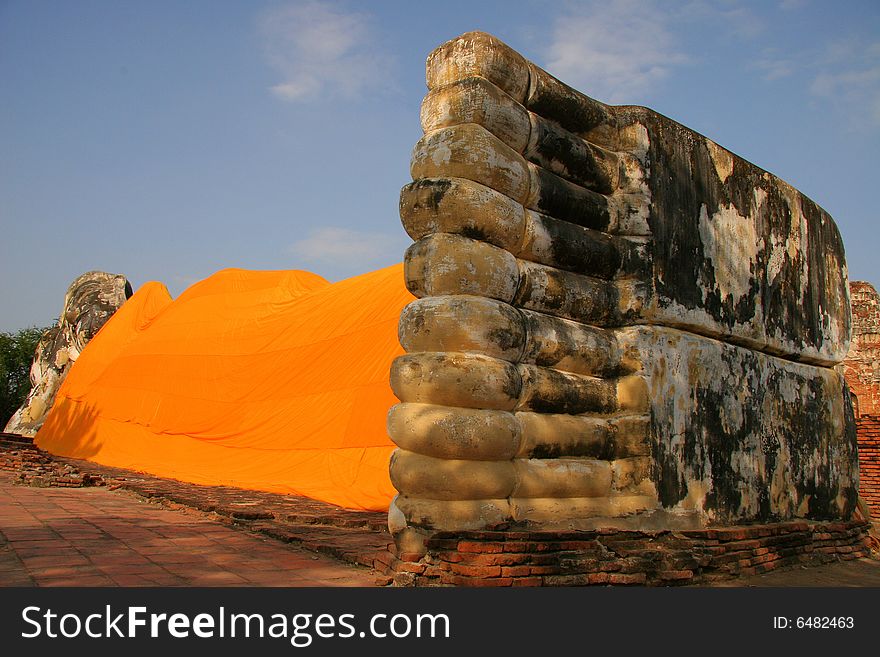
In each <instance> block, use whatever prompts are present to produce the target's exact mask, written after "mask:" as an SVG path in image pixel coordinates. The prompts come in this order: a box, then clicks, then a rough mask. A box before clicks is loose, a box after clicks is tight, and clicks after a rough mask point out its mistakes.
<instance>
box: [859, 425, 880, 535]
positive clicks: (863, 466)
mask: <svg viewBox="0 0 880 657" xmlns="http://www.w3.org/2000/svg"><path fill="white" fill-rule="evenodd" d="M856 435H857V436H858V441H859V495H861V497H862V499H863V500H865V503H866V504H867V505H868V508H869V509H870V510H871V517H872V518H875V519H880V416H877V415H862V416H861V417H858V418H856Z"/></svg>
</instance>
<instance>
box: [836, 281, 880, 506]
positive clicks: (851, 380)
mask: <svg viewBox="0 0 880 657" xmlns="http://www.w3.org/2000/svg"><path fill="white" fill-rule="evenodd" d="M850 296H851V299H852V313H853V318H852V344H851V345H850V348H849V353H848V354H847V355H846V360H844V362H843V366H842V370H843V373H844V376H845V377H846V381H847V383H848V384H849V388H850V391H851V392H852V397H853V406H854V407H855V415H856V436H857V438H858V444H859V495H860V496H861V498H862V500H863V501H864V502H865V504H866V505H867V507H868V509H869V510H870V514H871V516H872V518H873V519H874V520H880V294H878V293H877V290H876V289H874V286H873V285H871V284H870V283H867V282H865V281H852V282H851V283H850Z"/></svg>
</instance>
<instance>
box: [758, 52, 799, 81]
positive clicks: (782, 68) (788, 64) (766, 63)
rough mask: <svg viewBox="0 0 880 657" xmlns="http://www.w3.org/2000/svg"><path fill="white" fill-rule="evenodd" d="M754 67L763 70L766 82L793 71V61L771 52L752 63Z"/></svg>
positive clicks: (785, 76)
mask: <svg viewBox="0 0 880 657" xmlns="http://www.w3.org/2000/svg"><path fill="white" fill-rule="evenodd" d="M754 67H755V68H757V69H758V70H760V71H763V72H764V75H763V78H764V80H766V81H767V82H773V81H774V80H779V79H781V78H787V77H788V76H790V75H792V74H793V73H794V72H795V68H796V66H795V63H794V61H792V59H790V58H788V57H778V56H775V55H774V54H773V53H772V52H767V53H765V56H764V57H763V58H761V59H759V60H757V61H756V62H755V63H754Z"/></svg>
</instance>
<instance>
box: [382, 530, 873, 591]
mask: <svg viewBox="0 0 880 657" xmlns="http://www.w3.org/2000/svg"><path fill="white" fill-rule="evenodd" d="M867 528H868V524H867V523H866V522H865V521H850V522H827V523H815V522H784V523H775V524H769V525H749V526H747V527H745V526H744V527H720V528H717V529H697V530H682V531H675V532H672V531H655V532H650V531H631V530H630V531H628V530H614V529H607V530H595V531H583V532H546V531H544V532H529V531H502V530H496V531H478V532H439V533H437V534H434V535H433V536H431V537H430V538H428V540H427V541H426V543H425V544H426V546H427V548H428V553H427V554H426V555H425V556H424V557H422V558H420V559H418V560H414V561H407V560H405V557H404V555H400V557H401V558H395V559H394V560H393V561H392V563H391V572H392V573H393V576H394V583H395V584H397V585H398V586H436V585H454V586H587V585H592V584H598V585H608V584H630V585H632V584H635V585H649V586H652V585H653V586H658V585H660V586H668V585H672V584H701V583H709V582H712V581H716V580H723V579H729V578H731V577H736V576H737V575H755V574H759V573H766V572H769V571H771V570H774V569H776V568H779V567H782V566H792V565H796V564H803V565H816V564H820V563H826V562H828V561H837V560H847V559H857V558H860V557H866V556H869V554H870V549H869V547H868V543H867V538H866V531H867Z"/></svg>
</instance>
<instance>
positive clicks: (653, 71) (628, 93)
mask: <svg viewBox="0 0 880 657" xmlns="http://www.w3.org/2000/svg"><path fill="white" fill-rule="evenodd" d="M686 61H687V58H686V57H685V55H684V54H682V53H681V52H679V50H678V47H677V44H676V43H675V40H674V38H673V36H672V34H671V32H670V30H669V17H668V15H667V14H666V13H665V12H663V11H660V10H658V9H657V7H655V6H654V5H653V4H649V3H645V2H636V1H635V0H611V1H610V2H603V3H601V4H594V5H592V6H590V7H588V8H585V9H580V10H575V11H573V12H572V13H569V14H566V15H562V16H559V17H558V18H557V20H556V23H555V27H554V30H553V35H552V41H551V43H550V45H549V47H548V48H547V57H546V64H547V69H548V70H550V71H552V72H553V74H554V75H556V76H557V77H559V78H560V79H562V80H564V81H565V82H567V83H568V84H570V85H572V86H573V87H575V88H577V89H581V90H583V91H584V92H585V93H587V94H588V95H590V96H594V97H595V98H597V99H598V100H601V101H605V102H610V103H638V102H643V101H644V97H645V95H646V94H647V93H648V92H649V91H650V90H651V89H652V88H653V87H654V86H655V85H656V84H657V83H658V82H659V81H661V80H662V79H663V78H665V77H666V76H667V75H668V74H669V71H670V69H671V68H672V67H673V66H675V65H678V64H682V63H684V62H686Z"/></svg>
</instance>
